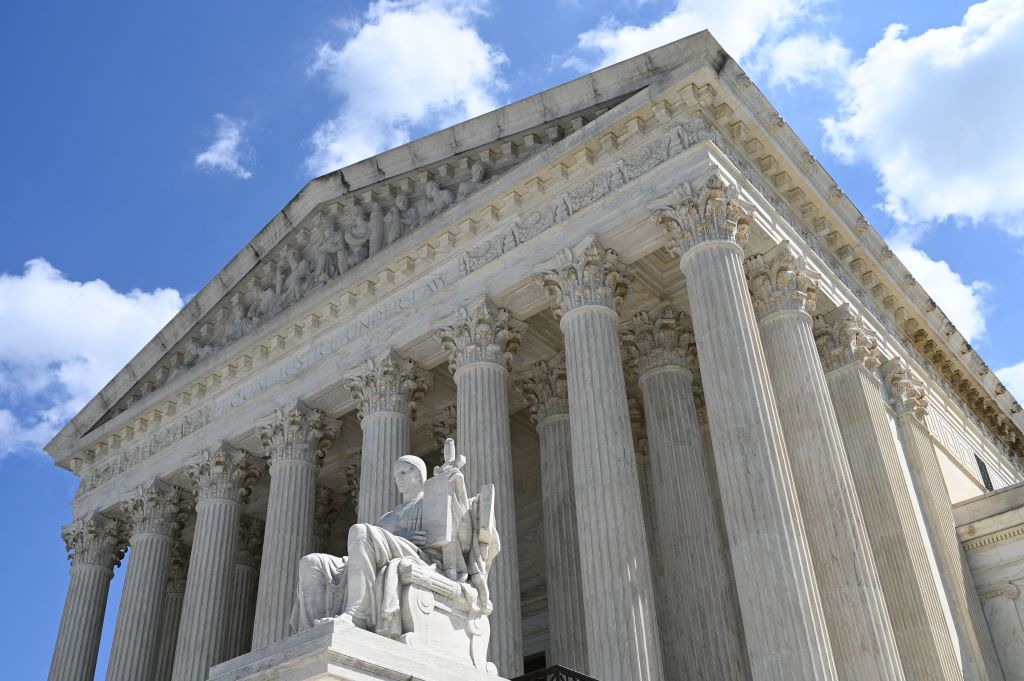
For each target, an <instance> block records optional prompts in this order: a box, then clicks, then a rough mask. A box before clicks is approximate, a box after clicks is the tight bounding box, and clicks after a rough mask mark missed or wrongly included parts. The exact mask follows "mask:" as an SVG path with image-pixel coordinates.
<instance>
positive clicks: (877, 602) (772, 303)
mask: <svg viewBox="0 0 1024 681" xmlns="http://www.w3.org/2000/svg"><path fill="white" fill-rule="evenodd" d="M747 265H748V271H749V272H750V277H751V288H752V290H753V292H754V309H755V312H756V314H757V316H758V317H759V318H760V322H759V324H760V328H761V341H762V343H763V345H764V353H765V359H766V361H767V365H768V373H769V375H770V377H771V384H772V388H773V389H774V392H775V399H776V401H777V404H778V407H779V417H780V419H781V423H782V431H783V435H784V437H785V440H786V447H787V450H788V451H789V461H790V465H791V466H792V471H793V480H794V482H795V484H796V491H797V498H798V500H799V504H800V511H801V512H802V514H803V520H804V528H805V530H806V532H807V539H808V542H809V546H810V552H811V559H812V561H813V563H814V573H815V575H816V576H817V580H818V590H819V593H820V594H821V604H822V606H823V608H824V610H825V619H826V622H827V623H828V629H829V638H830V640H831V642H832V653H833V655H834V657H835V662H836V670H837V671H838V672H839V677H840V678H841V679H845V680H847V681H899V680H901V679H903V678H904V676H903V669H902V667H901V665H900V661H899V652H898V649H897V646H896V637H895V635H894V634H893V630H892V624H891V623H890V622H889V614H888V612H887V610H886V606H885V597H884V595H883V593H882V585H881V582H880V581H879V578H878V569H877V567H876V566H875V561H874V556H873V554H872V552H871V544H870V542H869V541H868V536H867V532H866V531H865V529H864V518H863V515H862V513H861V510H860V504H859V503H858V501H857V495H856V492H855V490H854V486H853V476H852V474H851V473H850V464H849V461H848V460H847V457H846V449H845V447H843V441H842V435H841V434H840V431H839V424H838V422H837V421H836V416H835V412H834V410H833V407H832V400H831V398H830V397H829V393H828V386H827V385H826V384H825V374H824V371H823V370H822V368H821V360H820V359H819V358H818V351H817V347H816V345H815V343H814V337H813V334H812V319H811V316H810V314H808V311H813V301H814V291H815V287H816V285H815V283H814V282H815V280H814V279H813V277H812V276H811V275H810V274H809V272H808V271H807V269H806V265H805V264H804V263H803V261H802V259H801V258H800V257H799V256H798V255H797V254H796V253H795V251H793V249H792V248H791V246H790V244H789V243H788V242H782V243H781V244H779V245H778V246H776V247H774V248H773V249H772V250H771V251H769V252H768V253H766V254H764V255H763V256H762V255H759V256H754V257H753V258H751V259H750V260H749V261H748V263H747Z"/></svg>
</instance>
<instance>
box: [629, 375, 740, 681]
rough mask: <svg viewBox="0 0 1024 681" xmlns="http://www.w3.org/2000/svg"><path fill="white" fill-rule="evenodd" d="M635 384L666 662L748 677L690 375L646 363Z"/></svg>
mask: <svg viewBox="0 0 1024 681" xmlns="http://www.w3.org/2000/svg"><path fill="white" fill-rule="evenodd" d="M640 389H641V390H642V391H643V398H644V407H645V414H646V418H647V437H648V446H649V448H650V457H651V474H652V482H653V492H654V504H655V506H656V509H657V510H656V513H657V516H658V525H657V537H656V541H657V543H658V547H659V549H660V555H661V559H662V568H663V570H664V584H662V585H661V588H660V589H659V590H660V594H659V599H668V600H669V601H670V602H669V603H666V608H665V609H664V612H665V613H667V616H666V617H665V618H664V619H663V620H662V621H660V624H661V628H662V641H663V642H664V644H665V645H664V648H666V651H665V659H666V665H669V663H672V666H671V667H669V666H666V669H674V670H676V673H677V674H679V676H680V677H681V678H686V679H693V680H695V681H696V680H698V679H706V680H707V681H716V680H718V679H737V680H738V679H744V678H749V676H750V672H749V669H748V667H747V662H746V654H745V652H744V650H743V644H742V642H741V641H740V638H739V637H740V632H739V613H738V612H737V611H736V610H735V600H734V597H733V596H732V594H731V588H730V586H729V576H728V571H727V569H726V562H725V559H724V550H725V547H724V542H723V540H722V537H721V536H720V535H719V533H718V528H717V527H716V522H715V516H714V509H713V507H712V502H711V496H710V494H709V489H710V488H709V485H708V476H707V472H706V470H705V468H704V453H703V446H702V443H701V437H700V426H699V425H698V423H697V410H696V408H695V406H694V403H693V392H692V377H691V375H690V372H689V371H687V370H686V369H685V368H684V367H682V366H679V365H673V364H664V365H661V366H651V367H650V368H648V369H647V370H646V371H645V372H644V373H642V374H641V375H640ZM697 622H699V623H700V625H699V626H695V623H697ZM670 650H673V651H675V654H673V653H672V652H670Z"/></svg>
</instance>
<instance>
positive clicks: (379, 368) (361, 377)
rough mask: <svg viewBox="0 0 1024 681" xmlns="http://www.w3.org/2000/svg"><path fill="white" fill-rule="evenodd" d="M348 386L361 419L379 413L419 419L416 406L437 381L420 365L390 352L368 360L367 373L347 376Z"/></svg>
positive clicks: (365, 366) (364, 369)
mask: <svg viewBox="0 0 1024 681" xmlns="http://www.w3.org/2000/svg"><path fill="white" fill-rule="evenodd" d="M344 384H345V387H346V388H348V389H349V391H351V393H352V397H353V398H355V400H356V406H357V407H358V409H359V418H360V419H362V418H364V417H366V416H367V415H368V414H373V413H376V412H379V411H393V412H398V413H401V414H405V415H406V416H408V417H410V418H413V419H415V418H416V405H417V403H418V402H419V401H420V400H422V399H423V395H424V394H425V393H426V392H427V391H428V390H430V388H431V387H432V386H433V384H434V380H433V377H432V376H431V375H430V373H429V372H427V371H424V370H422V369H419V368H418V367H417V366H416V362H414V361H413V360H411V359H405V358H403V357H401V356H400V355H398V354H397V353H395V352H393V351H391V350H389V351H387V352H385V353H384V354H383V355H381V356H380V357H378V358H377V359H368V360H366V362H365V363H364V365H363V370H362V371H361V372H359V373H354V374H351V375H349V376H347V377H346V378H345V380H344Z"/></svg>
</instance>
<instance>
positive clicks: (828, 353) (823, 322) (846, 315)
mask: <svg viewBox="0 0 1024 681" xmlns="http://www.w3.org/2000/svg"><path fill="white" fill-rule="evenodd" d="M814 341H815V344H816V345H817V346H818V355H819V356H820V357H821V363H822V365H823V366H824V368H825V371H826V372H829V371H834V370H836V369H840V368H842V367H845V366H849V365H851V364H855V363H859V364H861V365H863V366H864V367H866V368H868V369H876V368H878V366H879V365H880V364H881V362H880V360H879V358H878V356H879V353H878V341H877V340H876V339H875V337H874V335H873V334H872V333H871V332H870V331H868V330H867V328H866V327H865V325H864V320H863V319H862V318H861V316H860V315H859V314H857V312H856V311H854V309H853V308H852V307H851V306H850V304H849V303H844V304H843V305H840V306H839V307H837V308H836V309H835V310H832V311H831V312H829V313H827V314H824V315H818V316H817V317H815V318H814Z"/></svg>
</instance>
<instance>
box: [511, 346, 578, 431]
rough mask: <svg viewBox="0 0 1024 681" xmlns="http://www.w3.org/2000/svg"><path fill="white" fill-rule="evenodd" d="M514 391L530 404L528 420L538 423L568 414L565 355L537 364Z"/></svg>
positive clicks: (561, 354)
mask: <svg viewBox="0 0 1024 681" xmlns="http://www.w3.org/2000/svg"><path fill="white" fill-rule="evenodd" d="M516 389H517V390H519V392H521V393H522V394H523V397H525V398H526V401H527V402H529V404H530V419H531V420H532V421H533V422H534V423H540V422H541V421H543V420H544V419H546V418H548V417H551V416H559V415H562V414H568V413H569V381H568V379H567V377H566V373H565V353H563V352H559V353H558V354H556V355H555V356H554V357H552V358H551V359H549V360H546V361H540V362H537V363H535V364H534V365H533V367H531V370H530V372H529V373H528V374H527V375H526V376H524V377H523V378H522V379H521V380H519V381H518V382H517V383H516Z"/></svg>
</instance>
